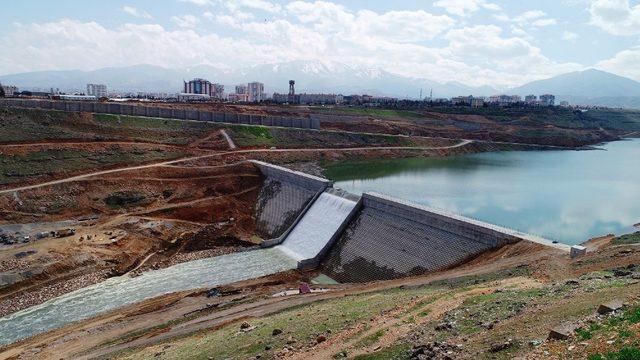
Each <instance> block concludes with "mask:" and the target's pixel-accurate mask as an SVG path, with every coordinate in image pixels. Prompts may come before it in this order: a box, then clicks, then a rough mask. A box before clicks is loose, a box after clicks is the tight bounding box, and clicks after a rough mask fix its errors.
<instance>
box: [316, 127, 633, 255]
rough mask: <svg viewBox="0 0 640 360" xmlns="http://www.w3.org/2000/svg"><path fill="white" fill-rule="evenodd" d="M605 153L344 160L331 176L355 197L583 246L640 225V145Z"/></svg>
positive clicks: (612, 147)
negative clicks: (373, 195) (393, 200)
mask: <svg viewBox="0 0 640 360" xmlns="http://www.w3.org/2000/svg"><path fill="white" fill-rule="evenodd" d="M602 147H603V149H604V150H593V151H514V152H496V153H482V154H472V155H463V156H454V157H447V158H411V159H390V160H373V161H358V162H345V163H339V164H336V165H334V166H330V167H329V168H328V169H327V173H326V175H327V177H329V178H330V179H331V180H334V181H336V183H335V186H336V187H339V188H342V189H345V190H347V191H349V192H352V193H355V194H359V193H362V192H365V191H377V192H380V193H384V194H388V195H392V196H395V197H399V198H402V199H406V200H409V201H412V202H416V203H420V204H424V205H429V206H433V207H438V208H442V209H446V210H449V211H453V212H455V213H459V214H462V215H465V216H470V217H475V218H478V219H480V220H483V221H487V222H490V223H494V224H498V225H502V226H506V227H510V228H514V229H517V230H521V231H524V232H528V233H532V234H537V235H541V236H543V237H546V238H550V239H555V240H558V241H561V242H564V243H567V244H577V243H580V242H583V241H585V240H587V239H589V238H591V237H595V236H601V235H605V234H608V233H616V234H622V233H626V232H631V231H634V228H633V224H635V223H639V222H640V139H634V140H628V141H617V142H611V143H607V144H605V145H603V146H602ZM636 230H637V229H636Z"/></svg>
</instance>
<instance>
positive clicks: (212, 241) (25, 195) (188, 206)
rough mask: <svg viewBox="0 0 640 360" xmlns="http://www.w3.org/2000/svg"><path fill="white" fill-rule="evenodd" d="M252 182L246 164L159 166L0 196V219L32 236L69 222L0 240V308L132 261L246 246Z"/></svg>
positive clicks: (255, 180) (251, 225)
mask: <svg viewBox="0 0 640 360" xmlns="http://www.w3.org/2000/svg"><path fill="white" fill-rule="evenodd" d="M262 181H263V180H262V175H261V174H260V172H259V170H258V169H257V168H255V167H254V166H253V165H251V164H247V163H243V164H237V165H232V166H223V167H207V168H182V167H160V168H148V169H145V170H144V171H136V172H119V173H114V174H109V175H103V176H96V177H92V178H87V179H83V180H81V181H75V182H70V183H64V184H57V185H52V186H46V187H41V188H37V189H33V190H30V191H21V192H15V193H8V194H3V195H0V208H2V209H13V210H12V211H11V212H7V213H6V214H5V216H4V217H3V222H4V223H5V224H10V223H13V224H16V223H17V224H29V226H28V229H29V231H30V232H31V233H37V234H40V233H42V231H41V229H45V228H46V229H49V228H55V227H56V226H58V227H59V228H56V230H64V229H66V228H68V227H72V228H73V229H74V232H72V233H71V234H70V236H64V237H52V236H51V235H50V234H49V232H48V231H47V232H46V233H44V236H43V237H42V238H40V239H37V238H36V237H33V238H31V239H29V240H28V241H27V242H26V243H19V244H16V245H9V246H6V245H4V246H3V251H2V252H0V273H1V274H2V279H3V282H4V283H3V284H2V285H3V287H2V294H0V316H1V315H4V314H7V313H10V312H13V311H16V310H19V309H22V308H25V307H28V306H32V305H34V304H37V303H41V302H43V301H46V300H47V299H49V298H52V297H54V296H57V295H60V294H62V293H65V292H68V291H71V290H74V289H77V288H79V287H83V286H87V285H89V284H92V283H95V282H97V281H101V280H103V279H105V278H106V277H108V276H113V275H118V274H123V273H126V272H129V271H131V270H133V269H136V270H137V271H142V270H145V269H150V268H159V267H165V266H169V265H172V264H175V263H178V262H183V261H189V260H194V259H197V258H202V257H208V256H215V255H220V254H224V253H229V252H233V251H237V250H238V249H241V248H246V247H249V246H255V244H256V242H257V241H259V239H255V238H254V237H253V234H254V233H255V219H254V215H253V208H254V205H255V202H256V198H257V196H258V192H259V189H260V186H261V184H262ZM83 219H84V220H83ZM86 219H89V220H86ZM59 221H64V222H60V223H58V222H59ZM56 224H59V225H56ZM63 226H64V227H63ZM24 229H25V228H23V229H22V230H20V231H23V232H24V231H25V230H24ZM143 260H144V263H142V262H143Z"/></svg>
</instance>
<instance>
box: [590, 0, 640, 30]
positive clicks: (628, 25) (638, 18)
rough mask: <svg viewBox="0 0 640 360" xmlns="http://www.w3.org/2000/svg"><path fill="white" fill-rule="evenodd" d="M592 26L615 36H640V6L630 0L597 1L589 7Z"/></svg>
mask: <svg viewBox="0 0 640 360" xmlns="http://www.w3.org/2000/svg"><path fill="white" fill-rule="evenodd" d="M589 13H590V14H591V24H592V25H595V26H597V27H599V28H601V29H602V30H604V31H606V32H608V33H610V34H613V35H638V34H640V4H638V5H635V6H633V7H631V6H630V5H629V0H596V1H594V2H593V3H592V4H591V6H590V7H589Z"/></svg>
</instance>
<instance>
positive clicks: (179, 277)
mask: <svg viewBox="0 0 640 360" xmlns="http://www.w3.org/2000/svg"><path fill="white" fill-rule="evenodd" d="M297 264H298V263H297V261H294V260H293V259H291V258H289V257H288V256H286V255H285V254H283V253H282V252H280V251H279V250H276V249H262V250H254V251H246V252H240V253H234V254H228V255H223V256H217V257H212V258H207V259H201V260H194V261H189V262H186V263H182V264H178V265H174V266H171V267H168V268H165V269H161V270H155V271H148V272H145V273H143V274H142V275H140V276H138V277H134V278H131V277H129V276H127V275H125V276H120V277H113V278H110V279H107V280H106V281H103V282H101V283H98V284H95V285H91V286H87V287H85V288H82V289H79V290H76V291H73V292H70V293H68V294H64V295H62V296H59V297H57V298H55V299H51V300H49V301H47V302H44V303H42V304H40V305H36V306H32V307H30V308H28V309H24V310H21V311H18V312H16V313H13V314H10V315H7V316H5V317H3V318H0V345H3V344H8V343H12V342H14V341H17V340H20V339H24V338H27V337H29V336H32V335H36V334H39V333H42V332H45V331H47V330H51V329H55V328H58V327H61V326H64V325H68V324H70V323H72V322H75V321H79V320H83V319H87V318H89V317H92V316H95V315H98V314H101V313H104V312H107V311H109V310H113V309H117V308H119V307H121V306H126V305H130V304H133V303H135V302H138V301H143V300H146V299H149V298H152V297H156V296H160V295H163V294H167V293H171V292H177V291H183V290H190V289H197V288H206V287H213V286H218V285H224V284H229V283H233V282H236V281H242V280H248V279H253V278H256V277H260V276H265V275H270V274H275V273H278V272H281V271H285V270H289V269H294V268H295V267H296V266H297Z"/></svg>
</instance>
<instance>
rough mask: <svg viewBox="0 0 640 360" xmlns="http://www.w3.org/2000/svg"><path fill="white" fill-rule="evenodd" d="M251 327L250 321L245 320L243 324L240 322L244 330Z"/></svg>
mask: <svg viewBox="0 0 640 360" xmlns="http://www.w3.org/2000/svg"><path fill="white" fill-rule="evenodd" d="M250 327H251V324H249V323H248V322H246V321H245V322H243V323H242V324H240V329H242V330H246V329H248V328H250Z"/></svg>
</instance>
